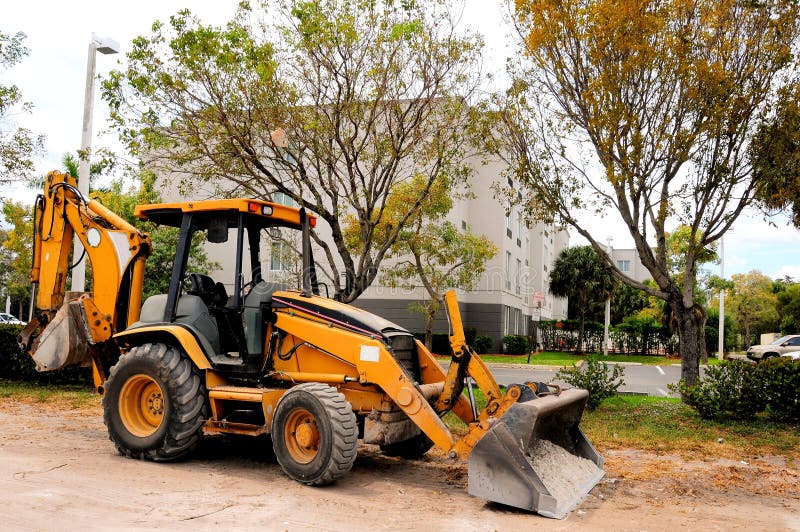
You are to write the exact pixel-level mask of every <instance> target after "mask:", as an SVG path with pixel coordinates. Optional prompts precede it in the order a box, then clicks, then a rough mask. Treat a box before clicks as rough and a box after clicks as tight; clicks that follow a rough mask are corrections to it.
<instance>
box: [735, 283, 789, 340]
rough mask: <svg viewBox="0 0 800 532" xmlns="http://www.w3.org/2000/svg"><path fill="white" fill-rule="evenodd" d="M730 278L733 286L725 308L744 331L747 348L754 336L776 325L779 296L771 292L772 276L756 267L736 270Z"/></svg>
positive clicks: (772, 328) (777, 321) (778, 319)
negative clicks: (748, 269) (729, 310)
mask: <svg viewBox="0 0 800 532" xmlns="http://www.w3.org/2000/svg"><path fill="white" fill-rule="evenodd" d="M731 281H733V290H732V291H731V292H730V294H729V296H728V299H729V302H730V303H729V306H728V308H730V309H731V311H732V313H733V315H734V317H735V318H736V322H737V323H738V325H739V330H740V331H741V332H742V334H744V342H745V346H744V347H745V349H747V348H748V347H750V346H751V345H752V343H753V336H755V335H757V334H760V333H765V332H768V331H771V330H774V329H775V328H777V327H778V323H779V321H780V318H779V316H778V310H777V305H778V298H777V296H776V295H775V294H774V293H773V292H772V279H770V278H769V277H767V276H766V275H764V274H763V273H761V272H760V271H758V270H752V271H750V272H748V273H735V274H733V275H731ZM756 343H758V342H756Z"/></svg>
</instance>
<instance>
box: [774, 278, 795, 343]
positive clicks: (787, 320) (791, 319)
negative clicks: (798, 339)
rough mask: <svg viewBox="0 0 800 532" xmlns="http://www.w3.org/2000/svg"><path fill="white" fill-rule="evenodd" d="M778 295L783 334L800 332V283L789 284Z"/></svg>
mask: <svg viewBox="0 0 800 532" xmlns="http://www.w3.org/2000/svg"><path fill="white" fill-rule="evenodd" d="M776 295H777V298H778V314H779V315H780V316H781V322H780V329H781V332H782V333H784V334H793V333H798V332H800V283H792V284H789V285H787V286H786V288H785V289H784V290H781V291H779V292H778V293H777V294H776Z"/></svg>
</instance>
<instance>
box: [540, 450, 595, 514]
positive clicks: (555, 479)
mask: <svg viewBox="0 0 800 532" xmlns="http://www.w3.org/2000/svg"><path fill="white" fill-rule="evenodd" d="M526 458H527V459H528V462H529V463H530V464H531V466H532V467H533V469H534V471H536V474H537V475H539V478H540V479H541V480H542V482H543V483H544V485H545V487H546V488H547V491H549V492H550V495H552V496H553V497H555V498H556V500H557V501H558V505H559V506H562V505H563V504H564V503H565V502H567V501H571V500H573V499H575V498H576V497H583V496H584V495H586V494H585V493H583V492H581V486H582V485H584V484H585V483H586V481H587V480H589V479H590V478H591V477H593V476H595V475H596V474H597V473H598V472H599V471H600V468H598V467H597V466H596V465H595V463H594V462H592V461H591V460H587V459H586V458H581V457H579V456H575V455H574V454H571V453H570V452H568V451H567V450H566V449H564V448H563V447H561V446H559V445H556V444H555V443H553V442H551V441H548V440H536V442H535V443H534V444H533V445H532V446H531V448H530V449H529V450H528V454H527V455H526Z"/></svg>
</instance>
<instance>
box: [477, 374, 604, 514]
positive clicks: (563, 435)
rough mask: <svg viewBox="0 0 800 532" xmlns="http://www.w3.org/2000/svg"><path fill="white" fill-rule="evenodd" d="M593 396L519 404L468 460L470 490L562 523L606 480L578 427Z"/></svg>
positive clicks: (569, 394) (566, 393) (570, 394)
mask: <svg viewBox="0 0 800 532" xmlns="http://www.w3.org/2000/svg"><path fill="white" fill-rule="evenodd" d="M588 397H589V392H587V391H586V390H581V389H577V388H574V389H569V390H563V391H562V392H561V393H560V394H559V395H548V396H544V397H541V398H538V399H533V400H531V401H527V402H524V403H516V404H514V405H512V406H511V408H510V409H508V410H507V411H506V413H505V414H504V415H503V416H502V417H501V418H500V419H498V420H497V422H496V423H495V424H494V425H493V426H492V428H491V429H490V430H489V431H488V432H487V433H486V434H485V435H484V436H483V438H481V439H480V440H479V441H478V443H477V444H476V445H475V447H474V448H473V450H472V454H470V457H469V470H468V473H469V475H468V485H467V491H468V492H469V493H470V494H471V495H474V496H476V497H481V498H484V499H488V500H490V501H494V502H499V503H502V504H506V505H508V506H515V507H517V508H523V509H526V510H532V511H534V512H536V513H538V514H540V515H543V516H546V517H554V518H557V519H561V518H563V517H565V516H566V515H567V514H568V513H569V512H570V511H571V510H572V509H573V508H575V507H576V506H577V505H578V504H579V503H580V502H581V501H582V500H583V498H584V497H586V495H587V494H588V493H589V491H591V489H592V488H593V487H594V486H595V485H596V484H597V483H598V482H599V481H600V479H601V478H603V475H604V474H605V472H604V471H603V458H602V457H601V456H600V455H599V454H598V453H597V451H596V450H595V448H594V447H593V446H592V444H591V443H589V440H587V439H586V436H584V434H583V432H582V431H581V429H580V428H579V427H578V424H579V423H580V420H581V416H582V414H583V409H584V407H585V405H586V400H587V398H588Z"/></svg>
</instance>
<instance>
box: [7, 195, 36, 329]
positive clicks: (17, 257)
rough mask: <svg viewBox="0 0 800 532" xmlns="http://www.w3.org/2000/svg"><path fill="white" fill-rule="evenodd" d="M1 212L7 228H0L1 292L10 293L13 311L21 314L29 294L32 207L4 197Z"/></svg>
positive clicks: (26, 305) (25, 307)
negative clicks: (14, 308)
mask: <svg viewBox="0 0 800 532" xmlns="http://www.w3.org/2000/svg"><path fill="white" fill-rule="evenodd" d="M2 213H3V221H4V222H5V224H7V225H8V226H9V229H8V230H5V229H0V246H2V247H0V283H2V287H3V288H4V290H3V291H2V292H3V296H5V295H8V296H10V297H11V300H12V302H13V303H14V304H15V306H16V309H17V314H18V315H20V316H22V315H24V311H25V310H26V309H27V308H28V303H29V301H30V295H31V282H30V274H31V248H32V245H33V209H32V208H31V207H28V206H25V205H23V204H22V203H17V202H14V201H12V200H6V201H3V207H2ZM3 299H5V298H3Z"/></svg>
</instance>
